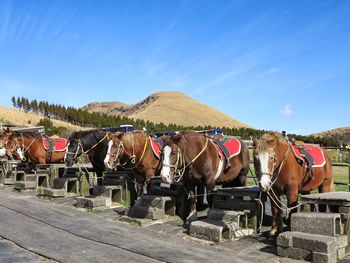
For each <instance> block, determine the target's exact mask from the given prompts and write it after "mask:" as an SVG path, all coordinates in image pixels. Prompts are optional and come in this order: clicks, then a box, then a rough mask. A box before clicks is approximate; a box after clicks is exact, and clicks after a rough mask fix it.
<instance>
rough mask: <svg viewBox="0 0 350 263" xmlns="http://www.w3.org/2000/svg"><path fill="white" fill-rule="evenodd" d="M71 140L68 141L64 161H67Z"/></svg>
mask: <svg viewBox="0 0 350 263" xmlns="http://www.w3.org/2000/svg"><path fill="white" fill-rule="evenodd" d="M69 144H70V143H69V142H68V143H67V147H66V153H65V154H64V159H63V162H64V163H66V158H67V152H68V149H69Z"/></svg>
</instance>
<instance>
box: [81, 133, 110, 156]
mask: <svg viewBox="0 0 350 263" xmlns="http://www.w3.org/2000/svg"><path fill="white" fill-rule="evenodd" d="M105 135H106V134H103V133H101V136H100V134H99V135H97V134H96V133H95V132H93V133H88V134H86V135H84V136H81V137H80V141H81V144H82V146H83V148H84V149H83V150H84V151H89V150H90V149H91V152H92V153H93V152H94V150H95V149H96V147H98V145H96V144H100V143H103V142H102V141H101V140H102V139H103V137H104V136H105ZM95 145H96V146H95ZM92 147H95V148H94V149H92Z"/></svg>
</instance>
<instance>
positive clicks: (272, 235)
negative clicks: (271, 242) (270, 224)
mask: <svg viewBox="0 0 350 263" xmlns="http://www.w3.org/2000/svg"><path fill="white" fill-rule="evenodd" d="M277 235H278V231H277V229H276V228H274V229H271V230H270V232H269V237H275V236H277Z"/></svg>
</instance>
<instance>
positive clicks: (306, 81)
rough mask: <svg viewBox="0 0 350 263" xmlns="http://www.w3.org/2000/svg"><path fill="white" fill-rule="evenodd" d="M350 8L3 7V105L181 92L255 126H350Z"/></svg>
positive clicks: (344, 4) (23, 1) (187, 4)
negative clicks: (15, 100)
mask: <svg viewBox="0 0 350 263" xmlns="http://www.w3.org/2000/svg"><path fill="white" fill-rule="evenodd" d="M349 14H350V1H346V0H344V1H319V0H317V1H315V0H304V1H302V0H300V1H292V0H291V1H283V0H281V1H247V0H242V1H223V0H217V1H202V0H201V1H195V0H190V1H170V0H161V1H148V0H147V1H146V0H145V1H141V0H140V1H121V0H118V1H92V0H89V1H78V0H75V1H63V0H59V1H46V0H40V1H36V0H18V1H4V0H0V91H1V96H0V104H1V105H6V106H10V105H11V102H10V99H11V97H12V96H24V97H28V98H29V99H34V98H36V99H39V100H47V101H49V102H52V103H60V104H64V105H66V106H75V107H80V106H83V105H85V104H87V103H89V102H92V101H121V102H126V103H135V102H138V101H139V100H141V99H143V98H145V97H146V96H148V95H149V94H151V93H153V92H157V91H161V90H176V91H181V92H184V93H185V94H187V95H189V96H191V97H193V98H194V99H196V100H199V101H201V102H203V103H206V104H208V105H210V106H212V107H214V108H216V109H218V110H220V111H222V112H224V113H226V114H228V115H230V116H231V117H233V118H236V119H238V120H240V121H242V122H245V123H247V124H249V125H251V126H253V127H256V128H260V129H271V130H287V131H288V132H294V133H300V134H308V133H312V132H318V131H322V130H326V129H331V128H336V127H342V126H349V125H350V111H349V103H348V100H349V97H350V96H349V95H350V85H349V84H350V18H349Z"/></svg>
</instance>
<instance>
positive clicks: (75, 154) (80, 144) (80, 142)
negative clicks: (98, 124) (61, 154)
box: [66, 134, 107, 160]
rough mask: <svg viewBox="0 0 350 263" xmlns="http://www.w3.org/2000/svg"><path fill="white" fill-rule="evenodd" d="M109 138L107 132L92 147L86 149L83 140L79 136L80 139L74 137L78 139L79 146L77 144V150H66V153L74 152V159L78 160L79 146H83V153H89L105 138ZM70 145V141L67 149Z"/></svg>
mask: <svg viewBox="0 0 350 263" xmlns="http://www.w3.org/2000/svg"><path fill="white" fill-rule="evenodd" d="M106 138H107V134H106V135H105V136H104V137H103V138H102V139H101V140H99V141H98V142H97V143H95V144H94V145H93V146H92V147H91V148H90V149H88V150H87V151H84V144H83V142H82V141H81V138H79V139H74V140H76V141H77V143H78V146H77V150H76V151H75V152H69V151H66V155H68V154H72V155H74V156H73V160H76V159H77V158H78V155H79V148H81V154H87V153H88V152H90V151H91V150H92V149H94V148H95V147H96V146H97V145H99V144H100V143H101V142H102V141H103V140H104V139H106ZM69 145H70V143H68V145H67V149H68V148H69ZM81 154H80V155H81Z"/></svg>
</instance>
